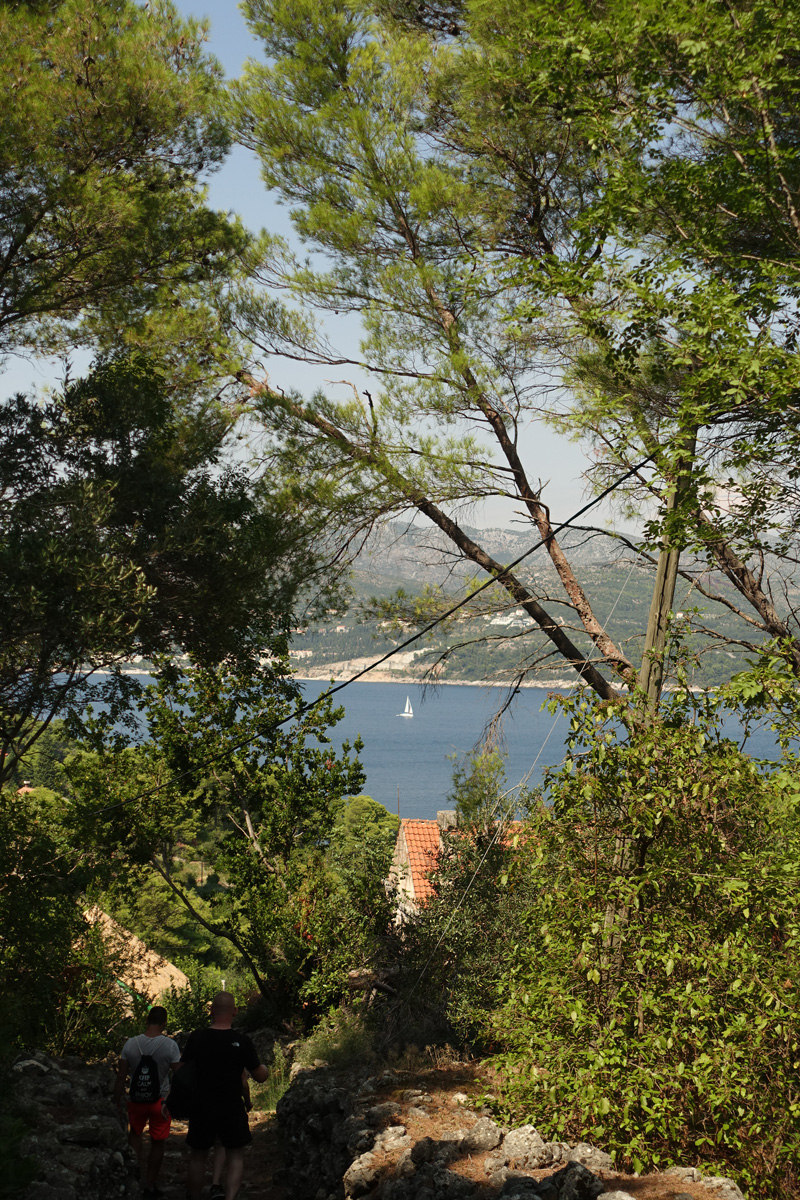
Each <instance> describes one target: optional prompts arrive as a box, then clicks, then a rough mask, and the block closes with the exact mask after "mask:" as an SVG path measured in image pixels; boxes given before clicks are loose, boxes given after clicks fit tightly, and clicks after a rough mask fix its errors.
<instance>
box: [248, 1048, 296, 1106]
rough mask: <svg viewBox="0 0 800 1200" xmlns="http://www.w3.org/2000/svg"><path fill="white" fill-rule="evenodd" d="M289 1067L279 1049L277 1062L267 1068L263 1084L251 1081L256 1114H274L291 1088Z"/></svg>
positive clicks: (276, 1057)
mask: <svg viewBox="0 0 800 1200" xmlns="http://www.w3.org/2000/svg"><path fill="white" fill-rule="evenodd" d="M289 1082H290V1081H289V1067H288V1064H287V1062H286V1059H285V1058H284V1057H283V1054H282V1053H281V1051H280V1048H279V1047H278V1048H277V1052H276V1056H275V1061H274V1062H272V1063H270V1064H269V1066H268V1067H267V1078H266V1079H265V1080H264V1082H263V1083H256V1082H255V1081H254V1080H250V1081H249V1083H250V1098H251V1100H252V1102H253V1108H254V1109H255V1110H256V1112H270V1113H274V1112H275V1109H276V1108H277V1106H278V1101H279V1100H280V1098H281V1096H282V1095H283V1094H284V1092H285V1091H286V1090H287V1088H288V1087H289Z"/></svg>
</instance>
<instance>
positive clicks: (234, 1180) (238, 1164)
mask: <svg viewBox="0 0 800 1200" xmlns="http://www.w3.org/2000/svg"><path fill="white" fill-rule="evenodd" d="M225 1161H226V1163H227V1170H226V1174H225V1200H236V1197H237V1195H238V1194H239V1187H240V1185H241V1182H242V1176H243V1175H244V1151H243V1150H242V1149H241V1148H240V1149H238V1150H226V1151H225Z"/></svg>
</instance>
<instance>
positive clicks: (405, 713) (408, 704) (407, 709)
mask: <svg viewBox="0 0 800 1200" xmlns="http://www.w3.org/2000/svg"><path fill="white" fill-rule="evenodd" d="M397 715H398V717H413V715H414V710H413V708H412V707H411V698H410V697H409V696H406V706H405V708H404V709H403V711H402V712H401V713H398V714H397Z"/></svg>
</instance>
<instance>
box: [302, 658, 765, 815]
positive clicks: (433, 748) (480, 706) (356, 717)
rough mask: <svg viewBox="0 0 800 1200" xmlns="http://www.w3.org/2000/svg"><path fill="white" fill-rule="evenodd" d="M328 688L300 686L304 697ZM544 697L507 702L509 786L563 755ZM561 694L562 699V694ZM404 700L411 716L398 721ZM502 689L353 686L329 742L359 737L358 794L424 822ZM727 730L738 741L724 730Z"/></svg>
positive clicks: (761, 746) (444, 802) (758, 744)
mask: <svg viewBox="0 0 800 1200" xmlns="http://www.w3.org/2000/svg"><path fill="white" fill-rule="evenodd" d="M328 686H329V685H328V684H325V683H323V682H322V681H321V680H317V679H314V680H305V681H303V682H302V687H303V692H304V695H305V696H306V697H307V698H308V699H313V698H314V697H316V696H318V695H320V694H321V693H322V692H323V691H325V690H326V688H327V687H328ZM548 694H549V691H545V690H543V689H541V688H525V689H523V690H522V691H521V692H520V693H519V694H518V695H517V696H516V697H515V699H514V702H513V706H512V707H511V709H510V710H509V711H508V712H507V713H506V714H505V717H504V719H503V725H502V732H503V740H504V745H502V746H501V749H503V750H504V751H505V752H506V754H507V760H506V778H507V782H508V785H509V787H513V786H514V785H516V784H519V783H520V782H522V781H523V780H527V781H528V782H529V783H530V784H531V785H534V784H536V783H538V782H539V781H540V780H541V778H542V772H543V770H544V768H545V767H546V766H553V765H554V764H556V763H559V762H560V761H561V759H562V758H563V755H564V741H565V738H566V733H567V722H566V719H565V718H564V717H563V716H555V717H554V716H553V715H552V714H551V713H549V712H547V711H544V712H543V711H542V704H543V703H544V701H545V700H546V698H547V696H548ZM564 694H566V693H564ZM406 696H408V697H409V698H410V700H411V704H412V707H413V710H414V715H413V717H411V718H407V717H402V716H400V715H399V714H400V713H402V712H403V709H404V707H405V702H406ZM504 696H505V692H504V690H503V689H502V688H497V687H494V688H482V687H469V686H461V685H459V684H447V685H442V686H440V687H439V688H436V689H435V690H432V689H428V690H427V691H424V690H423V688H422V687H421V686H420V685H418V684H406V683H363V682H358V683H353V684H350V685H349V686H348V687H346V688H344V689H343V691H342V692H340V693H339V694H338V695H337V696H336V697H335V700H336V702H337V703H338V704H341V705H343V706H344V709H345V716H344V718H343V720H342V721H341V722H340V723H339V725H337V726H336V727H335V729H334V730H333V731H332V735H333V741H334V744H335V745H337V744H341V742H342V741H343V740H349V741H350V742H352V741H353V740H354V739H355V738H356V736H359V735H360V737H361V739H362V740H363V742H364V749H363V751H362V752H361V756H360V757H361V762H362V764H363V766H364V769H365V771H366V775H367V782H366V784H365V786H364V791H365V792H366V793H367V794H368V795H370V796H372V798H373V799H374V800H378V801H380V803H381V804H383V805H385V806H386V808H388V809H390V810H391V811H392V812H397V811H398V805H399V811H400V815H401V816H402V817H421V818H425V819H430V818H433V817H435V816H436V812H437V809H441V808H445V807H448V794H449V792H450V791H451V787H452V774H453V765H454V760H459V759H462V758H463V756H464V755H465V754H467V753H468V752H469V751H470V750H471V749H473V747H475V745H476V744H477V743H478V742H479V740H480V738H481V736H482V734H483V732H484V729H485V728H486V724H487V722H488V721H490V720H491V718H492V716H493V715H494V713H495V712H496V711H497V709H498V708H499V707H500V705H501V704H502V701H503V698H504ZM727 732H728V733H729V735H730V736H733V737H738V733H739V731H738V730H737V728H736V727H735V726H734V725H731V726H730V727H729V728H728V729H727ZM746 748H747V750H748V753H750V754H752V755H754V756H755V757H761V758H774V757H777V752H776V748H775V740H774V737H773V735H772V734H771V732H770V731H769V730H759V731H757V732H756V733H755V734H754V735H753V736H751V737H750V739H749V740H748V742H747V747H746Z"/></svg>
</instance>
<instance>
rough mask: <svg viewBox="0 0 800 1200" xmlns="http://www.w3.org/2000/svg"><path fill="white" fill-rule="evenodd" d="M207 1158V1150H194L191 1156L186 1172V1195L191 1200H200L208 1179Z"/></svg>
mask: <svg viewBox="0 0 800 1200" xmlns="http://www.w3.org/2000/svg"><path fill="white" fill-rule="evenodd" d="M207 1156H208V1151H207V1150H192V1152H191V1154H190V1155H189V1169H188V1171H187V1172H186V1195H187V1197H188V1198H189V1200H200V1194H201V1192H202V1191H203V1184H204V1183H205V1179H206V1157H207Z"/></svg>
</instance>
